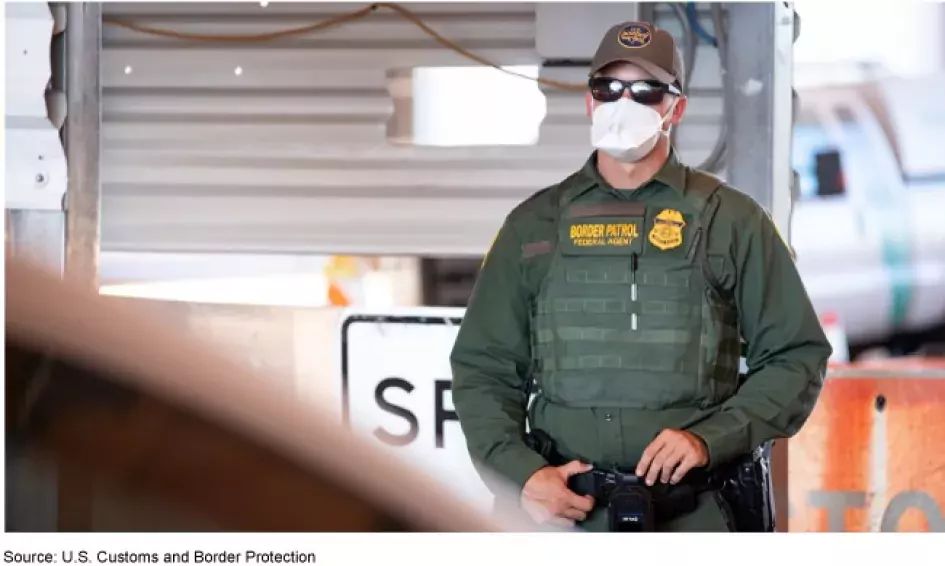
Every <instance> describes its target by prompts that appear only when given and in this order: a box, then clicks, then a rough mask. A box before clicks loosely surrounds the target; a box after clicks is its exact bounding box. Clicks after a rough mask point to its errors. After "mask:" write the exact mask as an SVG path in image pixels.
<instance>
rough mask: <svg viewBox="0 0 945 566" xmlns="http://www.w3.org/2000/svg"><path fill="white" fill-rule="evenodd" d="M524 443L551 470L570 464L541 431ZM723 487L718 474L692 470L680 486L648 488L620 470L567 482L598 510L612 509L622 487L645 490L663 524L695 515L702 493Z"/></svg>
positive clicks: (582, 475) (641, 480)
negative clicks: (588, 498)
mask: <svg viewBox="0 0 945 566" xmlns="http://www.w3.org/2000/svg"><path fill="white" fill-rule="evenodd" d="M525 440H526V444H527V445H528V446H529V447H530V448H532V449H533V450H535V451H536V452H538V453H539V454H541V455H542V456H543V457H544V458H545V460H546V461H547V462H548V463H549V464H551V465H552V466H563V465H565V464H567V463H568V462H569V461H570V459H569V458H565V457H564V456H563V455H562V454H561V453H559V452H558V451H557V449H556V447H555V445H554V442H553V441H552V440H551V437H550V436H548V434H547V433H545V432H544V431H542V430H534V431H532V432H531V433H530V434H529V435H527V436H526V439H525ZM724 483H725V482H724V478H720V477H719V475H718V474H716V473H709V472H706V471H705V470H702V469H694V470H689V472H688V473H686V475H685V477H684V478H683V480H682V481H681V482H679V483H678V484H665V483H656V484H654V485H652V486H648V485H646V482H645V478H642V477H640V476H638V475H636V474H635V473H633V472H631V471H629V470H621V469H620V468H617V469H614V470H606V469H603V468H596V467H595V468H594V469H592V470H591V471H589V472H583V473H580V474H575V475H573V476H571V477H570V478H568V488H569V489H570V490H571V491H573V492H575V493H577V494H578V495H590V496H591V497H593V498H594V502H595V505H596V506H598V507H608V506H609V505H610V499H611V497H610V496H611V494H612V492H613V491H614V488H616V487H617V486H619V485H625V486H626V485H632V486H636V487H639V488H641V489H644V490H646V491H647V492H648V493H649V498H650V500H651V501H652V510H653V514H654V518H655V519H656V521H657V522H660V523H663V522H666V521H671V520H673V519H675V518H677V517H680V516H682V515H685V514H687V513H691V512H692V511H695V509H696V507H697V506H698V504H699V500H698V496H699V495H700V494H701V493H704V492H707V491H713V490H719V489H721V488H722V486H723V485H724Z"/></svg>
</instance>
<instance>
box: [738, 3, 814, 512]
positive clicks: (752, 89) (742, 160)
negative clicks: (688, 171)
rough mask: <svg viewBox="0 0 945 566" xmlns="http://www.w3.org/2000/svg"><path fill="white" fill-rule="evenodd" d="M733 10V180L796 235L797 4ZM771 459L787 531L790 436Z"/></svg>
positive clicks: (745, 6)
mask: <svg viewBox="0 0 945 566" xmlns="http://www.w3.org/2000/svg"><path fill="white" fill-rule="evenodd" d="M726 12H727V29H728V30H729V31H728V33H727V34H726V39H727V41H726V42H725V46H724V47H725V53H724V56H725V57H726V58H727V59H726V60H727V61H728V69H727V70H728V73H727V77H725V80H724V83H725V115H726V126H727V131H728V136H727V139H726V142H727V148H728V150H727V156H728V158H727V165H728V175H727V176H728V180H729V181H730V182H731V183H732V185H733V186H735V187H737V188H738V189H739V190H742V191H744V192H746V193H747V194H749V195H751V196H752V197H753V198H755V199H756V200H757V201H758V203H759V204H761V206H763V207H764V208H765V209H767V210H768V212H769V213H770V214H771V217H772V219H773V220H774V223H775V225H776V226H777V227H778V229H779V230H780V231H781V233H782V234H783V235H784V237H785V238H790V221H791V207H792V204H793V193H794V172H793V170H792V167H791V145H792V131H793V126H794V108H793V107H794V101H793V98H794V93H793V88H792V81H793V78H792V77H793V51H794V39H795V34H794V32H795V23H796V22H795V16H794V10H793V8H792V7H791V6H790V5H789V4H787V3H785V2H751V3H744V4H742V3H730V4H727V5H726ZM788 241H790V240H788ZM771 465H772V468H773V470H772V476H773V483H774V491H775V505H776V511H777V529H778V530H779V531H787V530H788V443H787V441H784V440H779V441H777V442H775V444H774V447H773V449H772V457H771Z"/></svg>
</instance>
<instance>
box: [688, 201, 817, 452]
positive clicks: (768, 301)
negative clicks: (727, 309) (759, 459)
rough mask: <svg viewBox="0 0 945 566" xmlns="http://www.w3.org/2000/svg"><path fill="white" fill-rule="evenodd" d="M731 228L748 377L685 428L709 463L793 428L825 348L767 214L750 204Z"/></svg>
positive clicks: (805, 410) (812, 393) (813, 393)
mask: <svg viewBox="0 0 945 566" xmlns="http://www.w3.org/2000/svg"><path fill="white" fill-rule="evenodd" d="M743 218H744V219H743V221H742V222H741V226H740V227H739V228H740V229H739V231H738V232H737V233H736V238H737V240H736V245H735V253H734V260H735V266H736V274H737V275H736V282H735V299H736V301H737V307H738V313H739V325H740V328H741V333H742V336H743V337H744V339H745V341H746V342H747V345H748V353H747V356H746V358H747V359H746V362H747V365H748V376H747V378H746V380H745V381H744V383H743V385H742V386H741V387H740V388H739V389H738V391H737V392H736V394H735V395H734V396H732V397H731V398H730V399H728V400H727V401H726V402H724V403H723V404H722V405H721V407H720V409H719V411H718V412H716V413H714V414H712V416H710V417H708V418H707V419H705V420H703V421H702V422H699V423H697V424H696V425H694V426H692V427H690V428H689V430H690V432H692V433H694V434H696V435H698V436H700V437H701V438H702V439H703V440H704V441H705V443H706V445H707V447H708V449H709V465H710V466H712V467H714V466H716V465H718V464H720V463H724V462H726V461H728V460H731V459H732V458H735V457H738V456H741V455H744V454H748V453H750V452H751V451H752V450H754V449H755V448H756V447H758V446H760V445H762V444H764V443H765V442H767V441H769V440H773V439H775V438H788V437H791V436H793V435H794V434H796V433H797V432H798V430H800V428H801V426H802V425H803V424H804V422H805V421H806V420H807V418H808V417H809V416H810V414H811V412H812V411H813V409H814V404H815V403H816V402H817V398H818V396H819V394H820V390H821V387H822V385H823V381H824V376H825V373H826V367H827V359H828V358H829V357H830V354H831V352H832V350H831V347H830V344H829V342H828V341H827V338H826V336H825V335H824V331H823V328H822V327H821V325H820V322H819V320H818V319H817V315H816V313H815V312H814V308H813V306H812V305H811V301H810V298H809V297H808V295H807V291H806V290H805V288H804V285H803V283H802V282H801V278H800V275H799V274H798V271H797V268H796V267H795V264H794V261H793V259H792V254H791V251H790V250H789V249H788V246H787V244H786V243H785V241H784V240H783V239H782V238H781V236H780V234H779V233H778V231H777V228H776V227H775V225H774V223H773V222H772V220H771V218H770V217H769V216H768V215H767V213H765V212H764V210H763V209H761V208H760V207H757V208H756V210H755V213H754V214H751V215H748V216H747V217H743Z"/></svg>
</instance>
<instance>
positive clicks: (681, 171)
mask: <svg viewBox="0 0 945 566" xmlns="http://www.w3.org/2000/svg"><path fill="white" fill-rule="evenodd" d="M683 77H684V72H683V66H682V61H681V56H680V52H679V49H678V48H677V46H676V44H675V41H674V40H673V38H672V36H671V35H670V34H669V33H667V32H666V31H663V30H660V29H658V28H656V27H654V26H653V25H651V24H648V23H645V22H626V23H623V24H619V25H616V26H614V27H613V28H611V29H610V30H609V31H608V32H607V33H606V35H605V36H604V38H603V39H602V40H601V43H600V47H599V49H598V51H597V53H596V55H595V57H594V59H593V63H592V68H591V74H590V79H589V83H588V85H589V89H588V93H587V96H586V102H587V110H588V115H589V117H590V118H591V119H592V125H591V141H592V144H593V146H594V148H595V150H594V151H593V153H592V154H591V156H590V158H589V159H588V161H587V162H586V164H585V165H584V166H583V168H581V169H580V170H579V171H577V172H575V173H574V174H573V175H571V176H570V177H568V178H567V179H565V180H564V181H562V182H560V183H558V184H556V185H554V186H551V187H548V188H546V189H544V190H541V191H539V192H537V193H536V194H534V195H533V196H531V197H530V198H529V199H527V200H526V201H524V202H522V203H521V204H520V205H519V206H517V207H516V208H515V209H514V210H513V211H512V212H511V213H510V214H509V215H508V216H507V218H506V219H505V222H504V224H503V226H502V227H501V229H500V230H499V233H498V235H497V237H496V240H495V242H494V244H493V246H492V249H491V250H490V251H489V253H488V255H487V256H486V259H485V261H484V263H483V265H482V269H481V271H480V274H479V278H478V280H477V283H476V286H475V289H474V291H473V294H472V297H471V298H470V301H469V304H468V305H467V310H466V315H465V318H464V320H463V324H462V327H461V329H460V332H459V336H458V338H457V341H456V343H455V345H454V349H453V351H452V355H451V364H452V369H453V401H454V405H455V407H456V410H457V413H458V416H459V419H460V423H461V426H462V428H463V432H464V434H465V435H466V438H467V444H468V446H469V450H470V453H471V455H472V457H473V459H474V461H475V462H476V463H477V465H485V466H487V467H488V468H491V470H492V471H494V472H497V473H498V474H499V475H500V476H504V477H505V478H507V479H508V480H510V481H511V482H513V484H514V485H515V486H516V487H518V488H521V492H520V494H521V496H520V503H521V504H522V505H523V507H524V508H525V510H527V511H528V512H529V514H530V515H531V516H532V517H533V518H535V519H536V520H537V521H539V522H549V523H557V524H561V525H576V526H577V527H578V528H582V529H585V530H591V531H606V530H661V531H682V532H685V531H723V532H724V531H733V530H772V529H773V527H772V519H771V518H770V515H771V513H772V511H771V506H770V505H768V506H767V508H766V509H765V510H764V512H765V513H766V514H767V516H768V517H769V518H768V519H766V521H767V522H766V524H765V525H760V524H759V523H758V522H756V523H755V524H754V525H751V524H748V522H746V521H744V520H741V519H739V516H740V513H741V512H742V511H744V512H746V513H749V514H751V513H755V516H757V514H758V509H757V505H755V507H756V508H753V509H749V508H748V507H751V505H753V504H752V501H756V502H757V501H760V499H758V498H757V497H756V496H757V495H758V494H759V492H760V491H761V490H762V488H763V486H762V485H761V483H759V482H757V481H744V480H745V477H746V476H745V475H744V474H743V473H742V472H746V471H748V472H752V471H757V470H762V471H764V469H765V468H764V465H763V464H764V460H763V459H759V458H757V457H753V454H754V455H756V456H757V453H758V450H759V449H760V448H761V447H763V446H765V445H766V444H767V443H769V442H770V441H771V440H773V439H775V438H787V437H790V436H792V435H794V434H795V433H797V431H798V430H799V429H800V427H801V426H802V424H803V423H804V422H805V420H806V419H807V417H808V416H809V415H810V413H811V411H812V410H813V407H814V404H815V402H816V400H817V398H818V395H819V392H820V389H821V386H822V384H823V379H824V375H825V372H826V364H827V359H828V358H829V357H830V354H831V347H830V345H829V343H828V342H827V339H826V337H825V335H824V332H823V330H822V328H821V326H820V323H819V321H818V319H817V316H816V314H815V312H814V309H813V307H812V305H811V302H810V299H809V297H808V295H807V293H806V291H805V289H804V286H803V284H802V282H801V279H800V277H799V275H798V272H797V269H796V267H795V265H794V262H793V259H792V256H791V252H790V250H789V248H788V246H787V245H786V243H785V242H784V240H783V239H782V238H781V236H780V235H779V233H778V230H777V228H776V227H775V225H774V224H773V222H772V220H771V218H770V216H769V215H768V214H767V213H766V212H765V210H764V209H763V208H761V207H760V206H759V205H758V204H757V203H756V202H755V201H754V200H752V199H751V198H750V197H749V196H747V195H745V194H744V193H741V192H739V191H737V190H735V189H734V188H732V187H730V186H728V185H726V184H725V183H724V182H723V181H721V180H720V179H718V178H717V177H714V176H712V175H709V174H707V173H704V172H702V171H698V170H696V169H693V168H691V167H688V166H686V165H684V164H682V163H680V162H679V161H678V158H677V156H676V154H675V151H674V150H673V148H672V147H671V145H670V143H669V139H668V131H669V129H670V128H671V127H672V126H674V125H676V124H678V123H679V121H680V120H681V118H682V116H683V113H684V111H685V107H686V99H685V97H684V96H683V95H682V86H683V85H682V80H683ZM742 347H745V352H746V354H745V357H746V364H747V366H748V371H747V373H746V374H740V372H739V356H740V353H741V351H742ZM532 394H534V400H533V402H531V403H530V404H529V398H530V397H531V395H532ZM526 417H527V420H528V423H529V424H530V427H531V432H529V433H528V434H526ZM536 434H540V435H541V438H542V439H544V442H543V443H536V442H535V438H536ZM747 475H748V476H751V477H754V478H756V479H757V477H758V474H757V473H753V472H752V473H748V474H747ZM615 478H616V479H615ZM713 478H714V479H713ZM634 479H635V480H636V484H635V485H636V487H633V485H634ZM576 480H589V481H576ZM624 483H626V484H627V485H630V486H631V488H632V489H636V490H638V492H639V490H643V491H642V492H639V493H637V495H641V497H642V499H640V498H637V499H634V497H635V496H633V494H632V493H631V495H630V496H628V497H624V498H623V499H622V500H621V501H622V503H619V505H618V502H617V498H616V495H615V494H616V492H615V491H614V488H615V486H617V485H623V484H624ZM605 484H606V485H605ZM579 485H583V486H584V487H583V488H581V489H578V487H577V486H579ZM608 485H609V487H610V489H609V491H608V490H607V489H603V488H606V487H607V486H608ZM589 486H590V487H589ZM595 486H596V488H600V489H597V490H596V491H595V490H594V489H593V487H595ZM733 486H734V487H733ZM768 486H769V488H770V484H768ZM683 488H687V489H685V490H684V489H683ZM632 489H631V490H632ZM746 489H747V490H748V492H746V491H745V490H746ZM683 492H685V493H686V494H687V495H685V496H684V497H682V498H681V499H680V498H677V499H679V501H682V503H679V502H678V501H677V503H679V504H678V505H676V507H675V508H672V509H671V508H670V507H673V506H672V505H668V504H667V502H668V501H671V500H672V499H673V497H674V496H673V495H667V494H673V493H683ZM621 493H623V492H621ZM765 495H766V498H765V499H766V500H767V499H768V497H769V496H770V490H769V491H767V493H765ZM641 501H642V503H641ZM686 501H688V503H687V502H686ZM628 502H629V503H628ZM620 506H623V507H624V509H623V510H621V509H618V507H620ZM627 508H629V511H628V510H627ZM634 509H636V510H634ZM647 514H650V515H652V516H646V517H645V515H647ZM621 522H623V523H622V524H625V525H630V524H636V525H637V526H638V527H639V526H640V525H643V524H644V523H646V525H644V527H643V528H638V529H633V528H622V527H621V526H620V524H618V523H621Z"/></svg>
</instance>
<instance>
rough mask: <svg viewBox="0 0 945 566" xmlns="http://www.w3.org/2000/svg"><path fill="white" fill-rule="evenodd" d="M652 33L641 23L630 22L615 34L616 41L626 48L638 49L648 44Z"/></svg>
mask: <svg viewBox="0 0 945 566" xmlns="http://www.w3.org/2000/svg"><path fill="white" fill-rule="evenodd" d="M652 38H653V33H652V32H651V31H650V28H649V27H647V26H645V25H643V24H630V25H628V26H627V27H625V28H623V29H622V30H620V33H618V34H617V42H618V43H619V44H620V45H622V46H623V47H626V48H628V49H639V48H640V47H646V46H647V45H649V44H650V40H651V39H652Z"/></svg>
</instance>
